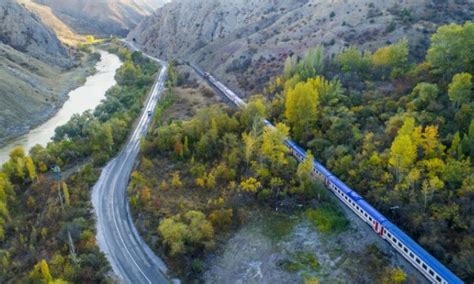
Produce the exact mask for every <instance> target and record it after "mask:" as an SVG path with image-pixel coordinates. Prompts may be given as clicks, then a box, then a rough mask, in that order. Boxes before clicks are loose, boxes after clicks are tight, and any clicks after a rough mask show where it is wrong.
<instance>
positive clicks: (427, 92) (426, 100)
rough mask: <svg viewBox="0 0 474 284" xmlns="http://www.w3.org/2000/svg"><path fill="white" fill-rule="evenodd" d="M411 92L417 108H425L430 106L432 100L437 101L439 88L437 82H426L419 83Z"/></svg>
mask: <svg viewBox="0 0 474 284" xmlns="http://www.w3.org/2000/svg"><path fill="white" fill-rule="evenodd" d="M411 94H412V96H413V97H414V100H413V104H414V105H415V109H424V108H426V107H428V105H429V104H430V103H431V102H435V101H436V99H437V97H438V94H439V88H438V86H437V85H435V84H430V83H425V82H423V83H418V85H416V87H415V88H414V89H413V91H412V92H411Z"/></svg>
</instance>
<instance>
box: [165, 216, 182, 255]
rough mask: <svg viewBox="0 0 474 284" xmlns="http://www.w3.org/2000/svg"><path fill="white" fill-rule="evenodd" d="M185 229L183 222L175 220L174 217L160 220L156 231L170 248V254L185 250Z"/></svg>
mask: <svg viewBox="0 0 474 284" xmlns="http://www.w3.org/2000/svg"><path fill="white" fill-rule="evenodd" d="M187 229H188V228H187V226H186V225H185V224H183V223H181V222H177V221H175V219H174V218H166V219H164V220H163V221H161V222H160V225H159V227H158V231H159V233H160V234H161V236H162V237H163V243H164V244H165V245H167V246H168V247H169V248H170V250H171V252H170V254H171V255H176V254H181V253H184V252H185V246H184V242H185V240H186V235H187Z"/></svg>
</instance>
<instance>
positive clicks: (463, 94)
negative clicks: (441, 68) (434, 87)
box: [448, 73, 473, 109]
mask: <svg viewBox="0 0 474 284" xmlns="http://www.w3.org/2000/svg"><path fill="white" fill-rule="evenodd" d="M448 96H449V99H450V100H451V101H452V102H453V103H454V108H456V109H459V107H460V106H461V105H462V104H463V103H469V102H470V101H471V100H472V97H473V95H472V75H471V74H469V73H459V74H456V75H454V77H453V80H452V81H451V84H449V89H448Z"/></svg>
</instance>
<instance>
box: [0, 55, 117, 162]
mask: <svg viewBox="0 0 474 284" xmlns="http://www.w3.org/2000/svg"><path fill="white" fill-rule="evenodd" d="M98 52H99V53H100V55H101V58H100V60H99V62H97V64H96V66H95V68H96V70H97V72H96V73H95V74H94V75H91V76H89V77H87V80H86V82H85V84H84V85H82V86H81V87H79V88H77V89H74V90H72V91H71V92H69V99H68V100H67V101H66V102H65V103H64V105H63V106H62V107H61V108H60V109H59V111H58V112H57V113H56V114H55V115H54V116H53V117H51V118H50V119H49V120H47V121H46V122H44V123H43V124H41V125H39V126H38V127H36V128H33V129H31V130H30V131H29V132H28V133H26V134H24V135H22V136H19V137H17V138H15V139H14V140H12V141H10V142H9V143H8V144H6V145H5V146H3V147H1V148H0V165H2V164H3V163H5V162H6V161H7V160H8V155H9V153H10V151H11V150H12V149H13V148H14V147H16V146H23V147H24V148H25V150H26V151H29V150H30V149H31V148H32V147H33V146H35V145H37V144H40V145H43V146H46V145H47V144H48V142H49V141H50V140H51V138H52V137H53V136H54V130H55V129H56V127H58V126H61V125H63V124H65V123H66V122H68V121H69V119H71V117H72V116H73V115H74V114H76V113H83V112H84V111H86V110H91V109H94V108H95V107H96V106H97V105H98V104H99V103H100V102H101V100H102V99H104V98H105V92H106V91H107V90H108V89H109V88H111V87H112V86H114V85H115V84H116V81H115V79H114V76H115V72H116V71H117V69H118V68H119V67H120V66H121V65H122V62H121V61H120V59H119V58H118V56H116V55H114V54H112V53H109V52H106V51H103V50H98Z"/></svg>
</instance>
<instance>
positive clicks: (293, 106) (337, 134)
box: [264, 22, 474, 282]
mask: <svg viewBox="0 0 474 284" xmlns="http://www.w3.org/2000/svg"><path fill="white" fill-rule="evenodd" d="M473 35H474V23H472V22H466V23H465V24H464V25H457V24H450V25H444V26H441V27H439V28H438V30H437V32H436V33H435V34H433V36H432V38H431V44H430V46H429V48H428V50H427V52H426V57H425V58H424V59H422V60H418V61H417V60H416V58H411V56H410V54H411V53H410V44H409V42H408V41H407V40H406V39H403V40H400V41H399V42H396V43H391V44H389V45H387V46H385V47H382V48H379V49H377V50H375V51H374V52H371V51H362V50H358V49H357V48H355V47H348V48H346V49H345V50H343V51H342V52H340V53H338V54H336V55H335V56H333V57H329V56H328V55H327V54H325V53H324V49H323V48H322V47H315V48H312V49H310V50H308V51H307V53H306V54H305V56H303V57H302V58H298V57H296V56H293V57H289V58H288V59H287V61H286V62H285V68H284V70H283V73H282V75H281V76H279V77H277V78H275V79H274V80H273V81H272V82H271V83H270V84H269V85H268V86H267V87H266V88H265V91H264V97H265V98H266V102H267V104H269V105H270V108H269V110H268V117H269V118H270V120H271V121H273V122H276V123H286V124H287V125H288V126H289V128H290V136H291V137H293V138H294V139H295V140H296V141H297V142H298V143H299V144H300V145H302V146H304V148H306V149H309V150H310V151H311V152H312V153H313V155H314V156H315V157H316V159H317V160H319V161H321V162H322V163H323V164H325V165H326V166H327V167H328V168H329V169H330V170H331V171H332V172H333V173H335V174H336V175H337V176H338V177H339V178H340V179H341V180H343V181H345V182H346V183H347V184H348V185H349V186H350V187H351V188H353V189H354V190H355V191H357V192H358V193H359V194H361V195H362V196H364V197H365V198H366V199H368V201H369V202H370V203H371V204H372V205H373V206H374V207H376V208H377V209H379V210H380V211H381V212H382V213H383V214H384V215H385V216H387V217H388V218H389V219H391V220H392V221H393V222H394V223H395V224H397V225H399V226H400V227H401V228H402V229H403V230H404V231H405V232H407V233H408V234H409V235H410V236H412V237H413V238H414V239H415V240H417V242H418V243H420V244H421V245H422V246H423V247H424V248H426V249H427V250H428V251H429V252H430V253H432V254H433V255H434V256H435V257H436V258H438V259H439V260H440V261H441V262H442V263H444V264H446V265H447V266H448V267H449V268H450V269H451V270H453V271H454V272H455V273H456V274H457V275H459V276H460V277H461V278H462V279H463V280H465V281H466V282H472V281H473V280H474V278H473V277H474V262H473V259H474V253H473V251H474V237H473V234H472V230H473V223H472V216H473V213H474V212H473V197H474V167H473V165H474V164H473V162H474V160H473V159H474V93H473V85H472V84H473V82H472V74H473V72H474V51H473V50H472V48H471V46H472V44H473V43H474V41H473V40H474V38H473Z"/></svg>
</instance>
